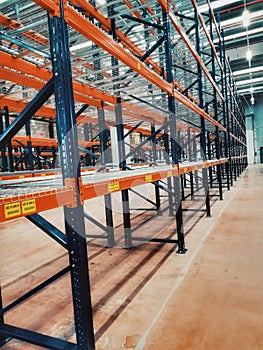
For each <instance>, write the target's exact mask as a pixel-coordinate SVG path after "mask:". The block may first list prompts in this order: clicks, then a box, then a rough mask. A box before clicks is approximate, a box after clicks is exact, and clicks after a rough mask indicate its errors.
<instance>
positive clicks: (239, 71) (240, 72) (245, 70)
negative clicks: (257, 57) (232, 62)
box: [233, 66, 263, 76]
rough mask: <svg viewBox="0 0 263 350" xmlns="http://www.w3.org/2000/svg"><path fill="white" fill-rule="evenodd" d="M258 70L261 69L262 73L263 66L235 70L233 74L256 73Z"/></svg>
mask: <svg viewBox="0 0 263 350" xmlns="http://www.w3.org/2000/svg"><path fill="white" fill-rule="evenodd" d="M257 71H260V72H261V73H262V72H263V66H260V67H253V68H247V69H242V70H237V71H233V75H234V76H237V75H246V74H249V73H255V72H257Z"/></svg>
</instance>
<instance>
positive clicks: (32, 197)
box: [0, 188, 75, 222]
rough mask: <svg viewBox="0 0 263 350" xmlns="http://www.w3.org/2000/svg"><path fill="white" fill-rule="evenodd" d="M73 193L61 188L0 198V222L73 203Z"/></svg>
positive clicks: (70, 190)
mask: <svg viewBox="0 0 263 350" xmlns="http://www.w3.org/2000/svg"><path fill="white" fill-rule="evenodd" d="M74 195H75V192H74V191H73V190H72V189H67V188H61V189H54V190H46V191H38V192H36V193H27V194H24V195H16V196H12V197H8V198H0V222H3V221H9V220H12V219H17V218H19V217H23V216H26V215H30V214H34V213H38V212H42V211H45V210H49V209H54V208H57V207H60V206H63V205H71V204H72V203H75V196H74Z"/></svg>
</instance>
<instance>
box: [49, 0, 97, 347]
mask: <svg viewBox="0 0 263 350" xmlns="http://www.w3.org/2000/svg"><path fill="white" fill-rule="evenodd" d="M49 37H50V50H51V58H52V67H53V74H54V84H55V100H56V115H57V136H58V142H59V146H60V160H61V171H62V177H63V182H64V184H67V183H68V182H70V183H71V186H72V188H73V189H75V195H76V203H75V204H72V206H65V207H64V217H65V232H66V235H67V239H68V251H69V263H70V275H71V286H72V297H73V309H74V317H75V329H76V339H77V349H78V350H94V349H95V339H94V329H93V319H92V307H91V294H90V282H89V269H88V256H87V242H86V239H85V224H84V211H83V205H82V202H81V198H80V193H79V181H80V165H79V152H78V138H77V132H76V117H75V111H74V98H73V88H72V73H71V63H70V62H71V60H70V52H69V43H68V28H67V24H66V22H65V20H64V7H63V0H60V17H57V16H54V17H49Z"/></svg>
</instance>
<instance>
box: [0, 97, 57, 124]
mask: <svg viewBox="0 0 263 350" xmlns="http://www.w3.org/2000/svg"><path fill="white" fill-rule="evenodd" d="M5 106H8V108H9V110H10V111H12V112H16V113H20V112H21V111H22V110H23V109H25V108H26V106H27V103H26V102H23V101H17V100H14V99H13V98H10V97H6V96H5V95H2V96H1V95H0V109H4V107H5ZM35 116H37V117H44V118H49V119H55V118H56V111H55V109H54V108H52V107H51V106H42V107H40V108H39V109H38V111H37V112H36V113H35Z"/></svg>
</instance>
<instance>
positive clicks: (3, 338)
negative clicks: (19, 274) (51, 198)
mask: <svg viewBox="0 0 263 350" xmlns="http://www.w3.org/2000/svg"><path fill="white" fill-rule="evenodd" d="M0 310H1V311H2V310H3V303H2V290H1V285H0ZM2 325H4V315H3V314H2V312H1V313H0V328H1V326H2ZM11 339H12V338H11V337H7V336H4V335H2V334H0V347H2V346H3V345H4V344H6V343H7V342H8V341H10V340H11Z"/></svg>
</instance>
